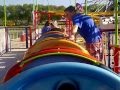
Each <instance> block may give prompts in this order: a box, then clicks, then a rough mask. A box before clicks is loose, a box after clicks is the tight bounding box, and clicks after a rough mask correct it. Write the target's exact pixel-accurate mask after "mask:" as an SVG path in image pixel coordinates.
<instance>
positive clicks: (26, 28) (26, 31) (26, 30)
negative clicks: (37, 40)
mask: <svg viewBox="0 0 120 90" xmlns="http://www.w3.org/2000/svg"><path fill="white" fill-rule="evenodd" d="M25 33H26V48H28V27H25Z"/></svg>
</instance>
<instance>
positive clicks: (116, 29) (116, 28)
mask: <svg viewBox="0 0 120 90" xmlns="http://www.w3.org/2000/svg"><path fill="white" fill-rule="evenodd" d="M114 3H115V4H114V5H115V45H118V0H115V2H114Z"/></svg>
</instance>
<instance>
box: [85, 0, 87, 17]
mask: <svg viewBox="0 0 120 90" xmlns="http://www.w3.org/2000/svg"><path fill="white" fill-rule="evenodd" d="M85 14H86V15H87V0H85Z"/></svg>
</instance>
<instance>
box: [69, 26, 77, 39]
mask: <svg viewBox="0 0 120 90" xmlns="http://www.w3.org/2000/svg"><path fill="white" fill-rule="evenodd" d="M77 30H78V25H73V29H72V34H71V36H70V40H72V41H75V40H76V34H77Z"/></svg>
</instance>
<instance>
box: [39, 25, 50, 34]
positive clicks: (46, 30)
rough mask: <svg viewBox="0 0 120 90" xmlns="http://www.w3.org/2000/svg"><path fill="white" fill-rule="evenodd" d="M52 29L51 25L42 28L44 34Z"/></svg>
mask: <svg viewBox="0 0 120 90" xmlns="http://www.w3.org/2000/svg"><path fill="white" fill-rule="evenodd" d="M50 30H51V27H50V26H45V27H43V28H42V33H41V34H42V35H43V34H44V33H46V32H49V31H50Z"/></svg>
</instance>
